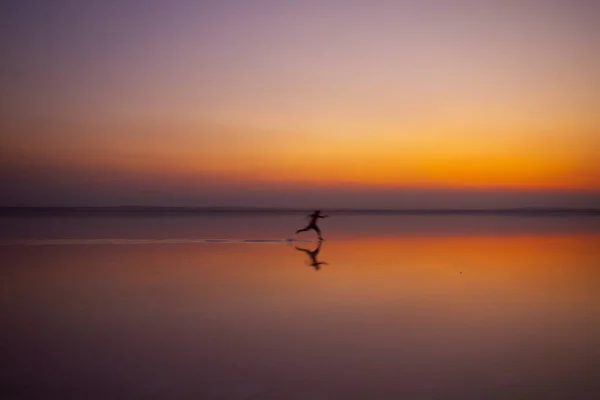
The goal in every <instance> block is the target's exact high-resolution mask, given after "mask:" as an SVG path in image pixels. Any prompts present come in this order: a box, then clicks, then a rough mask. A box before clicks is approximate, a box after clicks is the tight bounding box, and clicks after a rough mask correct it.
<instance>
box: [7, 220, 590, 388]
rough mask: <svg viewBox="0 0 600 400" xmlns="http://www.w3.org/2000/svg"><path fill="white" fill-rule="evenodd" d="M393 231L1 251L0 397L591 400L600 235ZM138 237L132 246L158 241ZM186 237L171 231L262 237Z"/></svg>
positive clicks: (130, 233) (337, 229)
mask: <svg viewBox="0 0 600 400" xmlns="http://www.w3.org/2000/svg"><path fill="white" fill-rule="evenodd" d="M373 218H377V217H373ZM385 218H386V221H385V223H382V224H381V226H380V227H379V228H378V226H377V224H376V223H374V222H372V220H370V222H368V224H371V225H368V224H365V227H366V228H365V229H362V230H360V232H361V233H360V236H358V235H354V234H352V233H351V231H350V230H349V229H347V228H349V227H352V228H356V224H357V223H358V222H357V221H356V220H341V221H335V219H331V224H330V225H327V224H325V223H324V224H323V227H322V228H323V231H324V232H326V233H327V237H328V238H331V240H329V241H327V242H326V243H324V244H323V243H318V244H317V243H315V244H309V243H302V244H297V245H296V246H297V248H295V246H293V245H291V246H290V245H286V244H285V243H282V244H273V245H268V246H265V245H259V244H239V243H193V244H192V243H172V244H160V245H157V244H151V243H148V244H131V245H120V246H112V245H102V246H99V245H95V246H87V245H62V246H36V247H34V248H32V247H27V246H5V247H2V248H0V252H1V256H2V260H3V262H2V267H1V268H2V269H1V271H2V280H1V282H0V285H1V290H0V317H1V321H0V322H1V323H2V327H3V329H2V331H0V344H1V346H2V353H3V357H1V358H0V360H1V361H0V390H1V391H2V395H3V396H0V397H5V398H11V397H12V398H19V399H20V398H83V399H96V398H97V399H106V398H127V399H130V398H149V399H164V398H198V399H250V398H252V399H354V398H356V399H390V398H410V399H413V398H424V399H436V398H440V399H445V398H462V399H469V398H471V399H481V398H485V399H514V398H523V399H553V398H560V399H592V398H594V399H595V398H598V394H599V393H600V383H599V379H598V377H599V376H600V317H599V315H600V292H599V291H598V284H599V282H600V253H599V252H598V251H597V247H598V243H600V240H599V239H600V229H595V228H594V227H593V226H591V225H590V224H589V222H586V224H584V227H583V228H582V229H577V228H576V226H575V225H574V224H572V222H568V221H558V222H557V221H539V220H536V221H534V222H533V223H534V224H536V228H531V226H527V223H528V221H525V222H524V223H523V224H524V226H523V229H521V230H520V231H519V229H518V223H517V222H515V221H504V220H501V219H495V220H493V221H492V222H489V225H486V223H485V222H481V221H480V220H479V221H476V222H472V223H471V222H470V223H467V222H464V221H463V223H462V225H461V226H457V228H456V229H455V230H452V229H450V228H449V227H447V226H445V225H444V224H443V223H441V222H439V221H437V222H435V221H431V220H427V221H424V222H423V223H424V224H425V225H426V226H418V222H414V221H413V222H412V223H413V226H412V227H406V226H404V227H402V226H401V225H402V224H403V223H404V224H406V220H405V219H403V218H402V217H399V218H398V219H397V220H396V221H395V222H396V224H397V225H398V226H399V227H398V228H397V229H395V228H394V227H393V224H392V221H390V220H389V217H385ZM282 221H283V222H281V224H280V226H279V227H278V226H277V223H276V222H275V221H266V222H265V226H266V228H264V230H263V231H261V235H256V236H257V238H261V237H270V238H276V237H278V236H277V235H276V232H279V231H281V232H287V231H289V226H294V225H293V224H291V225H289V224H288V222H289V221H286V220H282ZM452 221H453V222H457V221H456V220H452ZM164 222H165V223H167V222H166V221H164ZM214 222H215V223H214V224H212V225H213V226H216V227H219V226H220V228H217V229H224V228H223V227H224V226H225V225H226V222H224V223H223V224H221V223H217V222H219V221H214ZM140 223H141V225H142V226H143V228H140V229H139V230H138V231H137V232H136V229H134V227H133V226H132V225H128V224H132V222H131V221H128V222H126V223H125V225H127V227H126V228H124V231H125V232H126V234H125V235H123V236H124V237H130V238H147V237H160V236H159V235H158V233H156V232H155V231H151V230H148V227H149V226H150V225H153V224H155V223H156V224H160V221H159V222H156V221H154V222H152V223H151V222H149V221H140ZM185 224H186V225H185V228H184V229H182V232H179V234H177V232H176V229H175V227H174V226H171V225H169V227H168V229H166V230H167V231H168V232H169V235H171V236H170V237H186V236H188V237H203V236H204V237H207V238H211V237H213V238H214V237H236V238H252V236H250V232H249V231H248V230H247V229H246V228H245V227H241V228H240V229H239V231H238V232H235V229H234V228H232V227H228V228H227V229H231V230H232V231H231V232H225V233H223V232H221V233H223V235H216V234H215V235H211V236H208V233H206V232H210V229H209V227H204V226H203V227H198V229H200V230H202V232H204V235H201V234H199V232H198V231H195V230H194V229H193V228H192V226H191V225H187V224H189V221H186V222H185ZM253 224H254V225H255V226H260V221H259V220H254V221H253ZM328 224H329V222H328ZM336 224H337V225H336ZM469 224H470V225H469ZM496 224H498V225H500V226H502V228H498V227H497V226H495V225H496ZM561 224H566V226H567V228H565V229H563V228H562V227H561ZM596 224H597V223H596ZM75 225H76V224H75V223H74V222H73V221H72V222H70V223H68V224H67V226H68V227H69V228H68V229H69V230H70V233H69V234H68V235H67V234H64V233H60V229H64V228H58V227H55V228H52V229H55V231H53V232H54V236H51V235H48V236H50V237H54V238H57V237H58V238H73V237H74V235H73V232H81V231H82V230H83V228H81V227H76V226H75ZM459 225H460V224H459ZM464 225H469V226H464ZM436 226H437V227H439V226H442V228H440V229H435V227H436ZM539 226H543V227H544V229H541V228H538V227H539ZM116 227H118V224H116V223H115V222H113V225H111V227H110V228H106V227H105V228H106V229H105V228H103V229H105V230H104V231H103V232H105V233H106V235H99V234H98V232H96V233H95V234H94V235H93V234H92V233H88V234H87V235H85V234H82V235H79V236H77V237H80V236H81V237H87V238H102V237H117V236H116V235H115V231H112V230H113V229H116ZM548 227H552V228H548ZM44 229H46V230H47V231H48V232H50V231H51V229H50V228H49V227H45V228H44ZM286 229H287V230H286ZM108 231H110V232H108ZM407 232H411V233H410V234H407ZM225 234H226V235H227V236H225ZM23 236H25V235H22V234H21V235H20V237H23ZM29 236H32V235H29ZM281 236H284V235H281ZM299 256H302V257H303V262H305V263H306V264H308V265H309V266H311V267H313V268H315V269H317V268H318V267H321V266H322V265H325V261H324V260H326V261H327V264H328V265H327V267H326V268H321V270H320V271H319V274H314V273H310V270H308V269H307V268H299V263H300V259H299ZM313 264H316V265H313ZM461 272H462V274H461Z"/></svg>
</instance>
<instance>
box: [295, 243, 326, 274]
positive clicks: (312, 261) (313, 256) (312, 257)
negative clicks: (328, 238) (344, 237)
mask: <svg viewBox="0 0 600 400" xmlns="http://www.w3.org/2000/svg"><path fill="white" fill-rule="evenodd" d="M294 247H295V249H296V250H298V251H303V252H304V253H306V255H307V256H308V263H309V264H308V265H310V266H311V267H313V268H314V269H315V271H318V270H319V269H321V265H327V263H326V262H325V261H319V260H318V259H317V257H318V255H319V253H320V252H321V248H322V247H323V241H322V240H320V241H319V242H318V244H317V245H316V247H315V248H314V249H313V250H311V249H305V248H302V247H298V246H294Z"/></svg>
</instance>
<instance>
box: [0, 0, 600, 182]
mask: <svg viewBox="0 0 600 400" xmlns="http://www.w3.org/2000/svg"><path fill="white" fill-rule="evenodd" d="M132 4H136V3H135V2H134V3H132ZM177 4H178V6H177V7H172V8H168V10H167V8H165V7H167V6H166V5H165V6H162V5H159V4H152V5H150V4H146V3H141V2H140V3H137V4H136V5H130V6H127V7H122V8H121V7H119V6H118V5H117V4H116V3H115V4H113V2H107V3H105V4H98V5H93V6H92V5H88V6H86V5H73V4H71V3H69V2H62V1H60V2H58V3H57V5H56V7H57V8H56V10H54V11H55V12H45V11H44V10H43V9H42V8H40V6H37V7H34V6H32V7H29V8H27V7H21V6H15V7H14V10H13V14H11V18H10V20H7V21H5V22H6V30H7V34H6V35H3V36H4V38H3V39H2V42H3V44H5V45H6V46H7V49H8V51H7V54H6V55H7V60H8V61H7V62H6V63H5V64H4V66H3V67H2V69H3V72H4V74H3V77H2V82H3V84H4V86H5V88H6V90H4V93H3V94H2V104H3V111H2V121H3V123H2V125H3V128H2V136H1V137H0V155H1V156H2V159H3V160H4V164H5V165H11V166H19V165H20V166H23V165H24V166H27V167H28V168H33V169H35V168H38V169H39V170H40V171H42V170H44V169H47V168H58V169H61V170H67V171H68V170H71V171H91V172H90V173H92V172H93V173H94V174H106V176H107V177H108V176H109V175H110V174H113V173H118V171H122V172H123V173H129V174H136V175H137V176H143V177H145V178H144V179H146V180H150V181H151V180H152V179H154V180H156V181H157V182H158V181H161V180H170V181H177V182H180V183H181V184H182V185H184V186H185V185H186V184H187V185H189V186H190V187H192V186H194V185H197V182H198V180H206V179H208V180H217V181H220V182H222V183H223V182H231V183H232V184H234V183H239V182H245V183H246V184H253V183H259V182H260V183H261V184H267V185H271V186H272V187H273V188H277V187H280V188H283V187H285V186H286V185H292V184H295V183H296V184H300V183H302V184H310V185H317V186H319V185H326V186H327V185H350V186H356V187H364V188H369V187H380V188H441V189H443V188H454V189H456V188H459V189H460V188H489V189H518V188H522V189H527V190H530V189H535V190H546V189H552V190H555V189H560V190H577V191H581V190H583V191H592V192H597V191H600V162H599V161H598V159H597V157H596V153H597V150H598V149H600V133H599V132H600V117H599V116H598V115H599V114H598V109H600V108H599V106H600V97H599V95H598V93H600V86H599V85H600V81H599V80H598V76H597V73H596V71H598V70H600V57H599V56H598V52H597V40H598V37H600V31H599V29H598V25H597V23H596V21H595V20H594V19H593V18H591V15H593V13H594V12H595V11H599V10H597V7H595V6H594V5H593V4H591V5H590V4H586V3H585V2H567V1H565V2H560V1H559V2H549V3H548V4H542V3H540V4H537V3H536V4H533V3H527V4H520V3H517V2H507V3H506V4H504V3H503V5H500V4H497V3H495V2H494V3H492V2H489V3H486V2H480V3H479V2H478V3H474V2H469V1H454V2H452V6H451V7H450V6H449V5H445V4H446V3H433V5H431V4H430V5H425V4H424V3H422V2H415V1H399V2H384V1H375V2H361V1H358V2H351V3H349V4H347V5H346V6H345V7H344V8H340V7H338V6H336V5H335V4H334V2H328V1H325V2H306V3H302V4H293V5H292V4H280V3H279V2H269V1H266V2H261V3H260V4H257V5H256V7H251V8H248V7H247V6H244V5H243V4H237V5H228V6H225V5H218V4H216V3H215V4H213V5H206V4H203V5H200V3H199V4H197V5H194V4H188V3H187V2H181V3H177ZM167 11H168V12H167ZM596 15H597V14H596ZM11 76H12V77H13V78H10V77H11ZM56 178H57V179H59V180H60V179H61V177H60V176H56ZM62 179H63V180H65V181H68V180H69V178H68V177H66V176H65V177H63V178H62ZM82 184H83V183H82ZM107 190H108V189H107Z"/></svg>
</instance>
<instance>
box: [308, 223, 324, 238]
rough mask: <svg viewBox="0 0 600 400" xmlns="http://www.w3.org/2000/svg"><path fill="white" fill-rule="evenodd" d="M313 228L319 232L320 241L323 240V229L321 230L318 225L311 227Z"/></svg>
mask: <svg viewBox="0 0 600 400" xmlns="http://www.w3.org/2000/svg"><path fill="white" fill-rule="evenodd" d="M311 228H313V229H314V230H315V231H316V232H317V234H318V235H319V239H320V240H323V236H321V229H319V227H318V226H317V225H313V226H311Z"/></svg>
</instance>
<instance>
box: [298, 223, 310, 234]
mask: <svg viewBox="0 0 600 400" xmlns="http://www.w3.org/2000/svg"><path fill="white" fill-rule="evenodd" d="M310 228H311V226H310V225H308V226H307V227H306V228H302V229H298V230H297V231H296V233H295V235H297V234H299V233H300V232H305V231H307V230H309V229H310Z"/></svg>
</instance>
